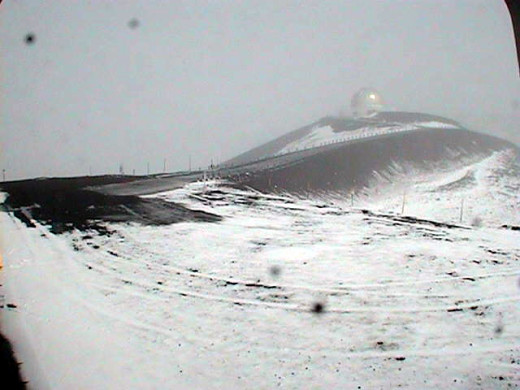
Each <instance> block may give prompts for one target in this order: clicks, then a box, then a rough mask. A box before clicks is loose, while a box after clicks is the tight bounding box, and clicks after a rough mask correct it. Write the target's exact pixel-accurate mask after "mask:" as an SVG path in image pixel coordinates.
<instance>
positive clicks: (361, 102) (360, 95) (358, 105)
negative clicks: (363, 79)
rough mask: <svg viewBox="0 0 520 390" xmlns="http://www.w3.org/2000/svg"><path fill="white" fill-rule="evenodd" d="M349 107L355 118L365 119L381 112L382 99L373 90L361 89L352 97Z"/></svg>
mask: <svg viewBox="0 0 520 390" xmlns="http://www.w3.org/2000/svg"><path fill="white" fill-rule="evenodd" d="M350 107H351V109H352V114H353V115H354V116H355V117H366V116H370V115H372V114H373V113H375V112H379V111H381V110H382V108H383V99H382V98H381V95H380V94H379V92H377V91H376V90H375V89H373V88H363V89H360V90H359V91H358V92H356V93H355V94H354V96H352V101H351V103H350Z"/></svg>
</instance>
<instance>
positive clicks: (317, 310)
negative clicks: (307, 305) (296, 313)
mask: <svg viewBox="0 0 520 390" xmlns="http://www.w3.org/2000/svg"><path fill="white" fill-rule="evenodd" d="M324 311H325V305H324V304H323V303H322V302H314V303H313V304H312V308H311V312H313V313H314V314H323V312H324Z"/></svg>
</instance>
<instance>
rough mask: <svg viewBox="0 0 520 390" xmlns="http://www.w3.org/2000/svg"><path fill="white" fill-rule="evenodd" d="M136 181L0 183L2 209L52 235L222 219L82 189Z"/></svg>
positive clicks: (100, 178)
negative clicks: (121, 225)
mask: <svg viewBox="0 0 520 390" xmlns="http://www.w3.org/2000/svg"><path fill="white" fill-rule="evenodd" d="M135 179H136V177H128V176H98V177H77V178H52V179H34V180H23V181H17V182H7V183H2V184H1V189H2V190H3V191H5V192H7V193H8V197H7V199H6V201H5V203H4V209H5V210H6V211H10V212H13V213H14V215H15V216H16V217H17V218H19V219H20V220H21V221H22V222H24V223H25V224H26V225H27V226H28V227H34V224H33V223H32V222H31V219H30V218H29V217H28V215H29V216H30V217H32V218H33V219H34V220H36V221H38V222H39V223H41V224H43V225H47V226H49V227H50V230H51V231H52V232H53V233H63V232H67V231H71V230H74V229H78V230H82V231H88V230H96V231H98V232H99V233H101V234H106V233H107V231H106V229H105V228H104V227H103V226H102V224H101V222H136V223H140V224H143V225H168V224H172V223H176V222H182V221H200V222H218V221H220V220H221V219H222V218H221V217H220V216H218V215H215V214H211V213H207V212H204V211H199V210H191V209H188V208H186V207H184V206H181V205H178V204H175V203H173V202H167V201H164V200H162V199H155V198H146V199H145V198H140V197H138V196H133V195H127V196H120V195H110V194H102V193H100V192H96V191H92V190H87V189H85V188H86V187H90V186H96V185H98V186H99V185H104V184H113V183H117V182H130V181H133V180H135Z"/></svg>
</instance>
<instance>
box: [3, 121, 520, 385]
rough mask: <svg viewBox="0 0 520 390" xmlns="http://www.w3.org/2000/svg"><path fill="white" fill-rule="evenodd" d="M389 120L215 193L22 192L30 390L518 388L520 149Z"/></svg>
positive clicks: (19, 253) (442, 124)
mask: <svg viewBox="0 0 520 390" xmlns="http://www.w3.org/2000/svg"><path fill="white" fill-rule="evenodd" d="M381 115H383V114H378V116H381ZM384 115H387V117H386V118H387V119H386V122H385V123H386V124H385V125H384V126H383V125H380V126H379V125H374V124H372V125H368V124H367V123H365V124H364V125H363V126H361V125H360V127H357V128H354V125H353V124H352V123H351V124H349V125H348V126H349V127H348V130H344V131H337V130H338V129H339V127H340V125H341V123H343V124H344V125H345V123H346V122H341V121H340V122H337V123H333V122H334V121H333V120H329V119H327V122H326V123H325V122H323V123H321V122H320V124H319V126H318V125H316V124H314V125H312V126H310V127H308V128H307V129H305V130H304V131H302V130H300V133H299V135H298V137H292V138H290V137H289V138H290V139H288V138H286V139H284V141H283V142H282V143H280V144H278V145H275V146H273V145H274V144H272V145H271V149H270V152H269V153H270V157H269V156H268V157H265V156H264V157H263V158H261V159H260V161H256V160H258V159H255V161H254V162H253V163H251V162H249V163H246V162H243V163H241V164H238V163H237V162H236V161H235V162H234V163H233V164H232V165H228V166H226V167H221V168H220V169H216V170H215V171H214V172H212V173H214V174H215V176H221V177H220V178H216V179H211V180H202V179H203V178H204V177H205V176H206V177H207V173H206V174H204V173H190V174H189V175H187V174H186V175H185V174H177V175H162V176H156V177H147V178H131V177H117V178H114V177H99V178H74V179H43V180H33V181H26V182H18V183H4V184H3V186H2V190H3V196H2V201H3V203H2V211H3V212H1V213H0V220H1V224H2V233H3V236H2V255H3V260H4V272H3V275H2V276H3V283H2V284H3V285H2V286H1V289H0V292H1V294H0V297H2V300H3V301H2V305H1V306H2V308H1V309H0V314H1V320H2V330H3V331H4V332H5V333H6V335H7V336H9V338H10V339H11V341H12V342H13V345H14V348H15V352H16V353H17V356H18V358H19V360H21V361H22V363H23V364H22V366H21V367H22V373H23V374H24V376H25V378H26V379H28V380H29V384H30V385H31V386H33V388H38V389H47V388H49V389H69V388H176V389H193V388H204V389H218V388H251V387H258V388H262V389H263V388H266V389H267V388H275V387H284V388H291V389H295V388H302V387H304V388H362V389H365V388H369V389H381V388H397V387H402V388H409V389H417V388H432V389H433V388H460V389H467V388H509V387H512V386H515V385H517V383H518V380H519V379H520V378H519V376H518V372H519V369H520V357H519V356H520V355H519V352H520V341H519V340H520V306H519V302H520V284H519V283H520V279H519V278H520V266H519V260H520V245H519V244H518V242H520V236H519V235H520V197H519V196H518V194H519V191H520V174H519V173H520V164H519V157H518V148H517V147H516V146H514V145H512V144H510V143H508V142H506V141H503V140H500V139H497V138H495V137H490V136H485V135H481V134H478V133H474V132H471V131H469V130H467V129H463V128H462V127H461V126H460V125H458V124H457V123H455V122H452V121H450V122H448V121H446V120H441V119H440V118H438V117H430V116H423V117H421V119H420V120H418V119H417V116H416V115H415V114H403V113H400V114H399V115H400V116H399V118H396V117H395V115H398V114H396V113H388V114H384ZM393 115H394V116H393ZM404 118H408V119H409V120H408V121H407V122H406V124H403V123H404V122H405V120H404ZM369 119H370V120H373V119H374V117H373V118H369ZM398 119H399V121H401V123H402V124H401V125H400V126H401V127H400V128H399V129H400V130H399V131H395V130H397V128H396V127H395V126H394V125H390V124H389V123H390V122H397V120H398ZM342 121H343V120H342ZM345 126H347V125H345ZM367 132H372V133H374V134H372V135H368V136H367ZM378 132H379V133H378ZM380 132H385V133H384V134H383V133H380ZM343 133H345V134H350V135H351V136H358V135H362V137H361V138H360V139H356V140H347V141H345V134H343ZM375 133H377V134H375ZM337 134H341V137H343V138H337V137H340V136H337ZM335 137H336V138H335ZM336 141H337V142H336ZM323 142H325V143H328V142H330V144H327V145H320V143H323ZM291 145H292V146H291ZM295 145H300V146H298V147H300V148H301V150H299V151H296V152H293V151H289V152H288V153H285V152H284V150H285V151H287V150H288V149H287V148H289V149H290V148H292V147H294V146H295ZM262 150H263V152H262V153H264V152H266V150H267V147H264V149H262ZM255 153H257V152H255ZM266 153H267V152H266ZM260 154H261V153H260ZM260 154H259V155H260ZM259 155H258V156H259ZM287 156H296V158H292V157H290V158H287ZM250 158H252V157H251V155H250V156H249V157H248V159H250ZM237 164H238V165H237ZM280 183H282V184H283V186H280ZM328 183H333V184H328ZM146 188H148V189H149V191H146ZM147 192H148V195H143V194H144V193H147Z"/></svg>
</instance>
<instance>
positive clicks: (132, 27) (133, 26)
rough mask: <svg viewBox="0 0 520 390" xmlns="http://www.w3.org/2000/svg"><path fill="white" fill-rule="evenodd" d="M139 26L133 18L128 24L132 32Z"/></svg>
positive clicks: (137, 21)
mask: <svg viewBox="0 0 520 390" xmlns="http://www.w3.org/2000/svg"><path fill="white" fill-rule="evenodd" d="M139 24H140V23H139V20H137V19H136V18H133V19H131V20H130V21H129V22H128V27H130V28H131V29H132V30H135V29H136V28H137V27H139Z"/></svg>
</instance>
